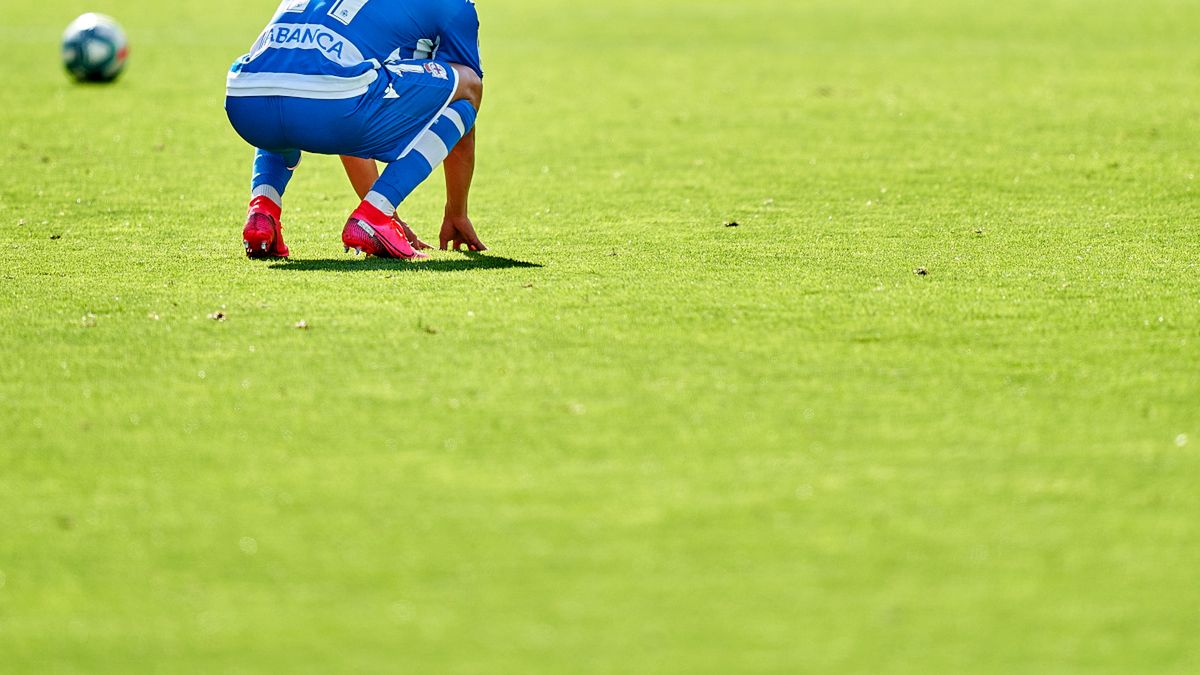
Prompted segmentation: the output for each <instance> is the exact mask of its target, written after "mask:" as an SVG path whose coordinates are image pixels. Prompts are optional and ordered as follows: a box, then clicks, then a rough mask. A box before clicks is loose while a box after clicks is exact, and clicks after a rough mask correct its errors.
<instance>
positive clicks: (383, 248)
mask: <svg viewBox="0 0 1200 675" xmlns="http://www.w3.org/2000/svg"><path fill="white" fill-rule="evenodd" d="M342 244H344V245H345V247H346V252H347V253H349V252H350V251H351V250H352V249H353V251H354V253H355V255H357V254H359V253H366V254H367V255H373V256H375V257H377V258H397V259H400V260H416V259H419V258H427V257H429V256H427V255H425V254H424V253H418V252H417V251H415V250H413V247H412V244H410V243H408V238H407V237H405V236H404V230H403V229H402V228H401V227H400V224H399V223H397V222H396V221H395V220H394V219H392V218H391V217H390V216H388V215H386V214H384V213H383V212H382V211H380V210H379V209H377V208H375V207H374V206H371V205H370V204H367V203H365V202H364V203H362V204H360V205H359V207H358V209H357V210H355V211H354V214H353V215H351V216H350V220H348V221H346V227H344V228H342Z"/></svg>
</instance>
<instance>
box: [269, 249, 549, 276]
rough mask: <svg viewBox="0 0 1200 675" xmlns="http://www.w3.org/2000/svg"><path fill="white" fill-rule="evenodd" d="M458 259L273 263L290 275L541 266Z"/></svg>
mask: <svg viewBox="0 0 1200 675" xmlns="http://www.w3.org/2000/svg"><path fill="white" fill-rule="evenodd" d="M463 256H464V257H463V258H460V259H457V260H418V261H415V262H409V261H407V260H388V259H386V258H366V259H363V258H357V259H355V258H323V259H320V260H281V261H277V262H275V263H273V264H272V265H271V266H270V267H271V269H273V270H285V271H288V272H370V271H375V270H389V271H393V272H469V271H471V270H507V269H512V268H529V267H541V265H539V264H538V263H531V262H525V261H524V260H513V259H512V258H502V257H500V256H494V255H487V254H484V253H464V254H463Z"/></svg>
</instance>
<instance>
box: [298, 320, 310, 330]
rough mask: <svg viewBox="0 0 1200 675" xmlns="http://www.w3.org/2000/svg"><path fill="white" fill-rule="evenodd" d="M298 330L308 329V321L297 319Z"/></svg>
mask: <svg viewBox="0 0 1200 675" xmlns="http://www.w3.org/2000/svg"><path fill="white" fill-rule="evenodd" d="M296 330H308V322H307V321H303V320H301V321H297V322H296Z"/></svg>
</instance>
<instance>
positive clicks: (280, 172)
mask: <svg viewBox="0 0 1200 675" xmlns="http://www.w3.org/2000/svg"><path fill="white" fill-rule="evenodd" d="M299 164H300V151H299V150H286V151H284V152H270V151H269V150H258V151H257V152H256V153H255V155H254V178H253V180H251V182H250V198H251V199H254V198H255V197H266V198H267V199H270V200H271V201H272V202H274V203H275V205H276V206H283V193H284V191H285V190H287V185H288V181H290V180H292V173H293V172H294V171H295V169H296V166H297V165H299Z"/></svg>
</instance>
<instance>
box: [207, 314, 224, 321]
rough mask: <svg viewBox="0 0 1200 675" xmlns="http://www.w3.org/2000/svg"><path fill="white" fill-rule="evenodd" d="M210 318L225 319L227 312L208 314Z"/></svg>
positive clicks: (214, 319)
mask: <svg viewBox="0 0 1200 675" xmlns="http://www.w3.org/2000/svg"><path fill="white" fill-rule="evenodd" d="M208 318H210V319H212V320H213V321H224V320H225V312H213V313H212V314H209V315H208Z"/></svg>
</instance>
